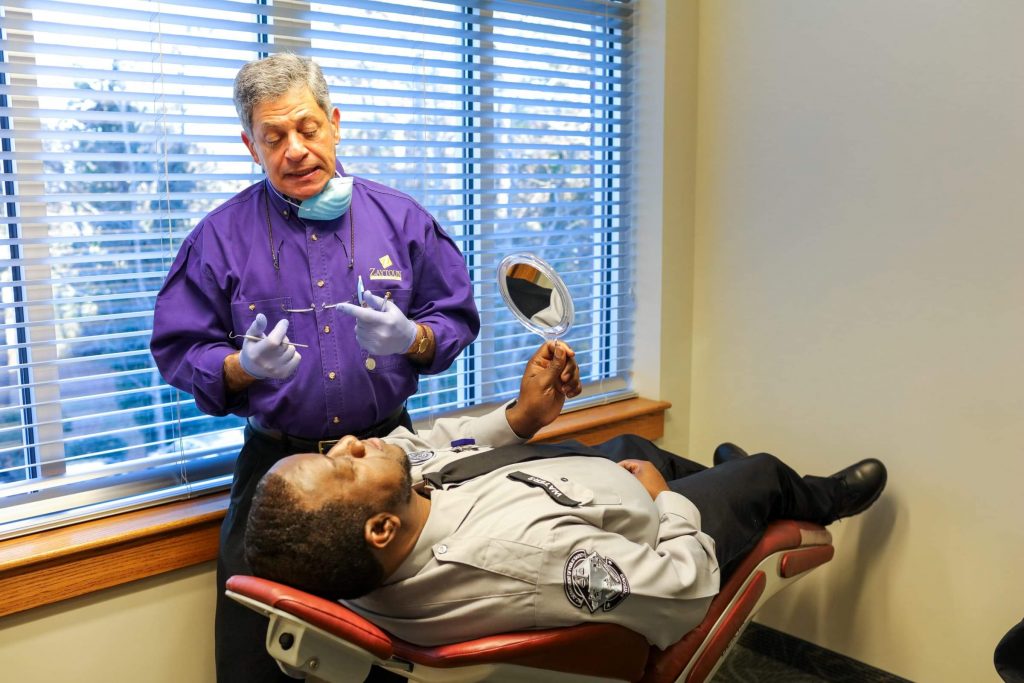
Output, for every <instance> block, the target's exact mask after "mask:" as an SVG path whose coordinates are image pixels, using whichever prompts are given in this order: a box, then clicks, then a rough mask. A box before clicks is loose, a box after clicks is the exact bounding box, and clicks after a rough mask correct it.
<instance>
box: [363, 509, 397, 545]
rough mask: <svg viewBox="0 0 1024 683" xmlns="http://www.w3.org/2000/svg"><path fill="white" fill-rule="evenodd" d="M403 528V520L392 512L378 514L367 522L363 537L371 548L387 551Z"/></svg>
mask: <svg viewBox="0 0 1024 683" xmlns="http://www.w3.org/2000/svg"><path fill="white" fill-rule="evenodd" d="M401 528H402V520H401V518H399V517H398V515H396V514H393V513H391V512H378V513H377V514H375V515H373V516H372V517H370V518H369V519H368V520H366V525H365V526H364V527H363V537H364V538H365V539H366V542H367V543H368V544H369V545H370V547H371V548H374V549H375V550H385V549H387V547H388V545H390V544H391V541H393V540H394V539H395V537H396V536H397V535H398V530H399V529H401Z"/></svg>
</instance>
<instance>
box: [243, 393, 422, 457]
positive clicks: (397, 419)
mask: <svg viewBox="0 0 1024 683" xmlns="http://www.w3.org/2000/svg"><path fill="white" fill-rule="evenodd" d="M406 415H407V413H406V411H405V405H404V404H403V405H401V406H399V408H398V410H396V411H395V412H394V413H392V414H391V415H389V416H388V417H386V418H384V419H383V420H381V421H380V422H378V423H377V424H375V425H372V426H370V427H367V428H366V429H364V430H363V431H361V432H359V433H356V434H354V435H353V436H355V437H357V438H360V439H369V438H372V437H381V436H387V435H388V434H390V433H391V432H393V431H394V430H395V429H396V428H398V427H399V426H400V425H401V424H402V423H403V422H404V421H405V418H406ZM247 422H248V424H249V429H251V430H252V433H253V434H255V435H257V436H260V437H263V438H265V439H269V440H271V441H276V442H278V443H280V444H283V445H284V447H285V448H287V449H289V450H292V451H294V452H296V453H319V454H321V455H323V454H324V453H326V452H327V451H329V450H331V448H332V447H333V446H334V444H336V443H338V442H339V441H341V439H342V437H338V438H328V439H307V438H304V437H301V436H293V435H291V434H286V433H284V432H282V431H281V430H279V429H270V428H269V427H264V426H263V425H261V424H260V423H259V422H258V421H257V420H256V418H254V417H250V418H248V420H247Z"/></svg>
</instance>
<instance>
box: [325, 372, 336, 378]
mask: <svg viewBox="0 0 1024 683" xmlns="http://www.w3.org/2000/svg"><path fill="white" fill-rule="evenodd" d="M337 376H338V373H336V372H328V373H327V379H334V378H335V377H337Z"/></svg>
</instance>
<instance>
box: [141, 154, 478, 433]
mask: <svg viewBox="0 0 1024 683" xmlns="http://www.w3.org/2000/svg"><path fill="white" fill-rule="evenodd" d="M338 169H339V171H341V170H342V169H341V165H340V164H338ZM267 207H269V220H270V224H271V229H270V230H268V227H267V221H268V214H267ZM350 228H354V232H350ZM270 233H272V234H273V250H272V249H271V242H270ZM353 234H354V238H353V237H352V235H353ZM353 244H354V250H353ZM272 251H273V252H276V254H277V258H278V262H279V265H280V268H279V269H275V267H274V260H273V256H272ZM350 259H354V267H352V268H349V261H350ZM359 275H362V278H363V283H364V285H365V287H366V289H368V290H370V291H372V292H373V293H374V294H377V295H378V296H385V295H386V293H389V294H390V296H391V299H392V301H394V302H395V303H396V304H397V305H398V306H399V308H401V309H402V311H403V312H404V313H405V314H406V316H408V317H409V319H411V320H414V321H416V322H419V323H423V324H426V325H429V326H430V328H431V329H432V330H433V332H434V339H435V342H436V351H435V355H434V361H433V363H431V365H430V366H429V367H426V368H417V367H416V366H414V365H413V364H412V363H411V362H410V361H409V359H408V358H406V357H405V356H404V355H402V354H395V355H388V356H374V355H371V354H369V353H368V352H366V351H364V350H363V349H362V348H360V347H359V344H358V343H357V342H356V336H355V319H353V318H351V317H349V316H346V315H345V314H343V313H341V312H339V311H336V310H335V309H334V308H332V307H331V306H332V305H333V304H337V303H341V302H345V301H348V302H354V301H355V295H356V278H357V277H358V276H359ZM286 309H287V310H286ZM309 309H312V310H309ZM257 313H263V314H264V315H266V317H267V330H270V329H271V328H273V326H274V325H275V324H276V323H277V322H278V321H279V320H280V319H281V318H288V319H289V321H290V322H289V327H288V338H289V339H290V340H291V341H293V342H297V343H301V344H308V345H309V348H299V349H297V350H298V351H299V353H300V354H301V355H302V360H301V362H300V363H299V366H298V370H297V371H296V372H295V374H294V375H292V376H291V377H290V378H288V379H286V380H257V381H256V382H255V383H253V384H252V385H250V386H249V388H248V389H247V390H245V391H243V392H240V393H237V394H230V393H228V392H227V388H226V386H225V383H224V374H223V366H224V359H225V358H226V357H227V356H229V355H230V354H232V353H235V352H236V351H238V350H239V349H240V348H241V346H242V341H243V340H242V339H241V338H240V337H239V338H236V339H229V338H228V333H229V332H232V331H234V332H235V333H236V334H239V335H241V334H244V333H245V331H246V330H247V329H248V327H249V325H250V324H251V323H252V321H253V319H254V318H255V317H256V314H257ZM479 330H480V316H479V314H478V313H477V310H476V305H475V304H474V302H473V289H472V286H471V285H470V281H469V273H468V271H467V269H466V263H465V261H464V259H463V258H462V254H461V253H460V252H459V249H458V247H456V246H455V243H454V242H452V240H451V238H450V237H448V235H446V234H445V232H444V230H442V229H441V227H440V226H439V225H438V224H437V222H436V221H435V220H434V219H433V217H432V216H431V215H430V214H429V213H427V211H426V210H425V209H423V207H421V206H420V205H419V204H417V203H416V202H415V201H414V200H413V199H411V198H410V197H408V196H407V195H405V194H402V193H401V192H398V191H397V190H393V189H391V188H388V187H385V186H383V185H380V184H378V183H374V182H370V181H367V180H363V179H361V178H355V180H354V182H353V188H352V204H351V206H350V208H349V210H348V211H347V212H346V213H345V214H344V215H343V216H342V217H341V218H338V219H335V220H331V221H314V220H306V221H303V220H300V219H299V218H298V217H297V216H296V211H295V208H294V207H293V206H292V205H290V204H289V203H287V202H286V201H284V200H283V199H282V198H281V197H280V196H279V195H278V194H277V193H276V192H274V191H273V190H272V189H270V188H269V186H268V183H267V181H265V180H264V181H263V182H259V183H256V184H255V185H253V186H251V187H249V188H247V189H245V190H243V191H242V192H239V193H238V194H237V195H235V196H234V197H232V198H231V199H229V200H228V201H226V202H225V203H224V204H222V205H221V206H220V207H218V208H217V209H215V210H214V211H212V212H210V213H209V214H208V215H207V216H206V217H205V218H204V219H203V220H202V221H200V223H199V224H198V225H197V226H196V228H195V229H194V230H193V231H192V233H191V234H190V235H189V236H188V238H187V239H186V240H185V242H184V243H183V244H182V245H181V249H180V251H179V252H178V256H177V258H175V260H174V263H173V264H172V265H171V269H170V272H169V273H168V275H167V280H166V281H165V282H164V285H163V287H162V288H161V289H160V293H159V295H158V296H157V300H156V309H155V311H154V318H153V337H152V340H151V342H150V348H151V350H152V352H153V357H154V358H155V359H156V364H157V367H159V368H160V372H161V373H162V374H163V377H164V379H166V380H167V381H168V382H169V383H170V384H171V385H173V386H175V387H177V388H179V389H181V390H183V391H187V392H188V393H190V394H192V395H193V396H194V397H195V400H196V405H197V406H198V407H199V409H200V410H202V411H203V412H205V413H208V414H210V415H225V414H227V413H234V414H235V415H241V416H243V417H246V416H254V417H256V418H257V419H258V421H259V422H260V424H262V425H263V426H264V427H267V428H270V429H279V430H281V431H283V432H286V433H288V434H292V435H295V436H301V437H305V438H311V439H321V438H331V437H338V436H342V435H345V434H350V433H354V432H359V431H362V430H365V429H366V428H368V427H370V426H372V425H374V424H376V423H378V422H380V421H382V420H384V419H386V418H388V417H389V416H391V415H392V414H393V413H394V412H395V411H396V410H397V409H398V408H399V407H400V406H401V405H402V404H403V403H404V402H405V400H406V399H407V398H408V397H409V396H411V395H412V394H414V393H415V392H416V388H417V384H418V379H419V373H421V372H422V373H425V374H434V373H438V372H442V371H444V370H445V369H447V368H448V367H449V366H450V365H451V363H452V361H453V360H455V357H456V356H458V355H459V353H460V352H461V351H462V350H463V349H464V348H465V347H466V346H468V345H469V344H470V342H472V341H473V339H474V338H476V335H477V332H479Z"/></svg>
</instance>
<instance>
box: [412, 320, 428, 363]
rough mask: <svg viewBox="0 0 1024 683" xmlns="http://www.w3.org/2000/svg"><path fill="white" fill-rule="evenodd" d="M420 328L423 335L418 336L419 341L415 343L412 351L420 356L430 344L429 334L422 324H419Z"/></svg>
mask: <svg viewBox="0 0 1024 683" xmlns="http://www.w3.org/2000/svg"><path fill="white" fill-rule="evenodd" d="M420 330H421V331H422V332H423V336H422V337H420V343H419V344H417V345H416V350H415V351H413V353H414V354H415V355H417V356H422V355H423V354H424V353H426V352H427V347H428V346H430V335H429V334H427V328H426V327H425V326H424V325H420Z"/></svg>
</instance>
